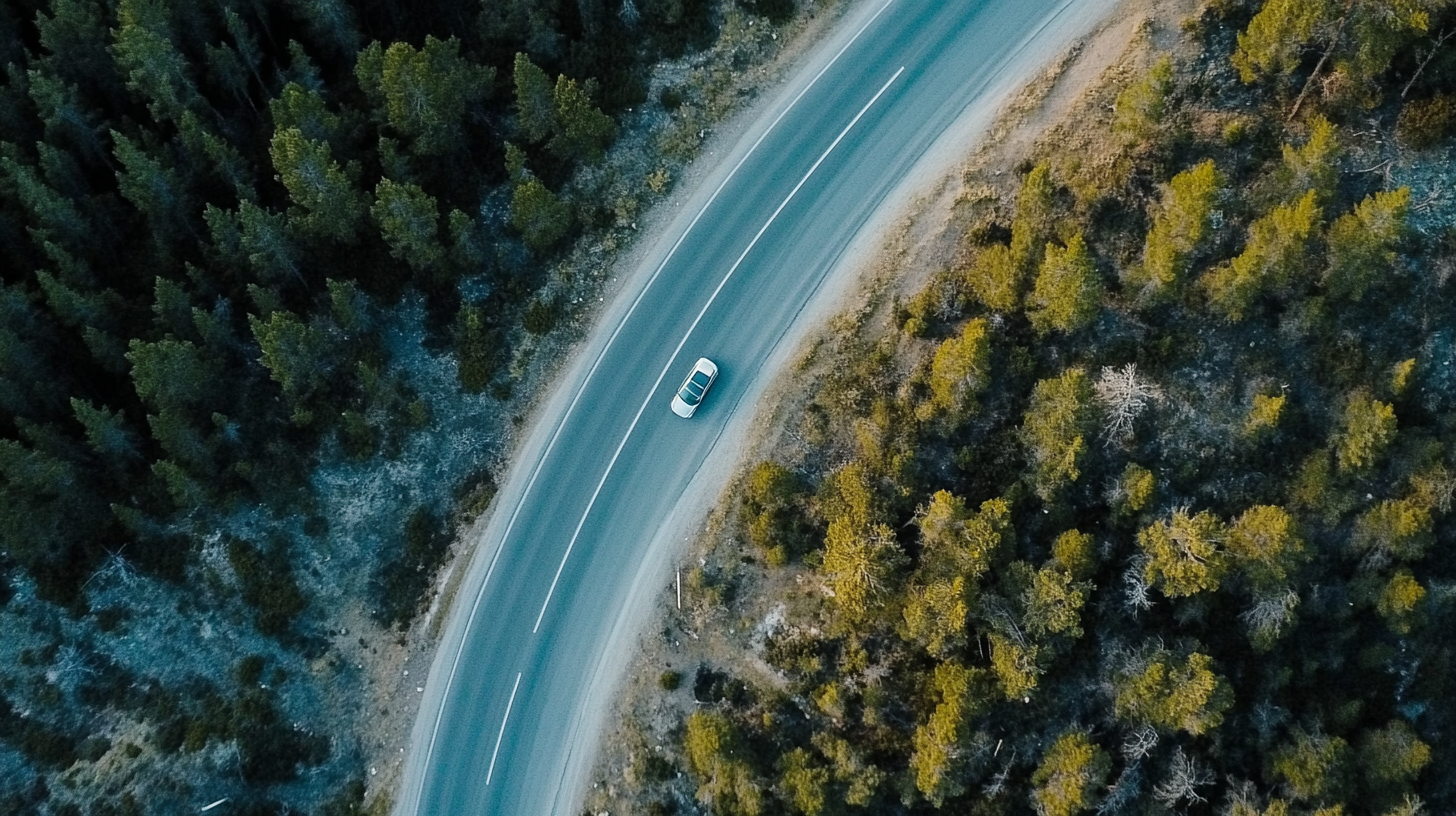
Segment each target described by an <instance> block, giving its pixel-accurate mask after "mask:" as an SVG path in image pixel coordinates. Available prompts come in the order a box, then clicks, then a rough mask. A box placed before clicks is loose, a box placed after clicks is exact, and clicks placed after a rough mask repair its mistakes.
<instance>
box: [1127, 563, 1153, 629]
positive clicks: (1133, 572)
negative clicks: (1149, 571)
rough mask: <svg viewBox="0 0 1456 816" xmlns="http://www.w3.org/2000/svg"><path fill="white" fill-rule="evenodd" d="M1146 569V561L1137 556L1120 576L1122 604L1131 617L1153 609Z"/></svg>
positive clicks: (1150, 587) (1150, 586)
mask: <svg viewBox="0 0 1456 816" xmlns="http://www.w3.org/2000/svg"><path fill="white" fill-rule="evenodd" d="M1146 567H1147V559H1146V558H1145V557H1143V556H1138V557H1137V558H1134V559H1133V560H1132V563H1131V564H1129V565H1128V567H1127V571H1126V572H1124V573H1123V574H1122V587H1123V592H1124V593H1125V595H1126V597H1125V598H1124V600H1123V604H1124V605H1125V606H1126V607H1127V611H1128V612H1130V613H1132V615H1133V616H1136V615H1137V614H1138V613H1139V612H1146V611H1147V610H1149V609H1152V608H1153V596H1152V585H1151V584H1149V583H1148V579H1147V575H1146V574H1145V569H1146Z"/></svg>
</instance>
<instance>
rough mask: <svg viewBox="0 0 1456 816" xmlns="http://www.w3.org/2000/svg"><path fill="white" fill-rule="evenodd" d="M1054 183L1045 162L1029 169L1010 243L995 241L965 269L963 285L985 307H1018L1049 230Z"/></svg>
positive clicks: (1043, 250) (1007, 308) (1022, 185)
mask: <svg viewBox="0 0 1456 816" xmlns="http://www.w3.org/2000/svg"><path fill="white" fill-rule="evenodd" d="M1055 192H1056V190H1055V186H1054V184H1053V183H1052V178H1051V168H1050V167H1048V166H1047V164H1046V163H1045V162H1043V163H1041V164H1038V165H1037V166H1036V167H1034V168H1032V170H1031V172H1030V173H1027V174H1026V179H1025V180H1024V181H1023V182H1022V184H1021V191H1020V193H1018V194H1017V197H1016V217H1015V218H1013V219H1012V221H1011V244H1010V246H1009V247H1008V246H1003V245H1001V244H994V245H992V246H990V247H988V248H986V250H985V251H984V252H982V253H981V254H980V256H978V257H977V258H976V261H975V263H973V264H972V265H971V268H970V269H968V270H967V271H966V284H967V285H968V286H969V287H970V288H971V291H972V292H973V293H974V294H975V295H976V298H977V299H978V300H980V301H981V302H982V303H984V304H985V305H986V307H987V308H989V309H991V310H993V311H997V312H1012V311H1015V310H1016V309H1018V308H1020V307H1021V301H1022V298H1023V297H1024V296H1025V290H1026V283H1027V280H1028V279H1029V278H1030V277H1031V275H1032V273H1033V272H1034V271H1035V270H1036V265H1037V264H1038V263H1039V262H1040V261H1041V260H1042V259H1043V258H1044V257H1045V253H1046V243H1047V240H1048V237H1049V235H1050V233H1051V226H1052V224H1051V219H1052V207H1053V203H1054V194H1055Z"/></svg>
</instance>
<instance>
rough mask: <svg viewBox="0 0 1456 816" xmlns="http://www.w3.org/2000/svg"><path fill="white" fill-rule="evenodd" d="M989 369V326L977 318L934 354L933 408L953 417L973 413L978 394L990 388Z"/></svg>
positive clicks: (931, 389)
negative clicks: (971, 410)
mask: <svg viewBox="0 0 1456 816" xmlns="http://www.w3.org/2000/svg"><path fill="white" fill-rule="evenodd" d="M990 367H991V339H990V326H989V324H987V322H986V320H985V319H984V318H977V319H975V320H971V321H969V322H967V323H966V325H965V326H964V327H962V328H961V333H960V335H959V336H955V337H950V338H947V339H946V341H945V342H943V343H941V344H940V347H939V348H937V349H936V350H935V357H934V359H933V360H932V361H931V364H930V392H931V394H932V404H933V405H934V406H935V407H936V408H938V409H939V410H941V411H945V412H948V413H950V414H951V415H952V417H954V416H957V415H959V414H960V413H961V412H963V411H967V410H970V409H971V408H972V407H973V406H974V404H975V396H976V394H978V393H979V392H980V391H981V389H983V388H985V387H986V385H987V382H988V380H989V375H990Z"/></svg>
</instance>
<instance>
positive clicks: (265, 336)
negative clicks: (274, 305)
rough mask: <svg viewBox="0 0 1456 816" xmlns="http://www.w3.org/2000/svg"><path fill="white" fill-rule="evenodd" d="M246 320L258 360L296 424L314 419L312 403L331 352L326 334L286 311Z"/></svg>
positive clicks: (329, 365)
mask: <svg viewBox="0 0 1456 816" xmlns="http://www.w3.org/2000/svg"><path fill="white" fill-rule="evenodd" d="M248 322H249V324H250V325H251V326H252V328H253V336H254V337H255V338H256V339H257V341H258V347H259V349H260V350H261V351H262V353H263V356H262V358H261V359H260V360H259V362H261V363H262V364H263V365H264V367H266V368H267V369H268V373H269V374H270V375H271V376H272V378H273V381H274V382H276V383H278V385H279V386H281V387H282V389H283V396H284V398H285V399H286V400H287V402H288V404H289V405H290V406H291V407H292V409H293V416H292V419H293V421H294V422H295V423H297V424H299V425H308V424H310V423H311V422H312V421H313V420H314V410H313V408H312V403H313V401H314V399H315V398H316V397H318V396H320V395H321V394H322V392H323V391H324V390H325V389H326V387H327V385H328V378H329V376H330V374H331V373H332V372H331V368H332V360H333V355H331V354H330V348H329V340H328V337H327V335H325V334H324V333H323V331H321V330H320V329H318V328H316V327H314V326H312V325H310V324H308V323H305V322H304V321H302V320H300V319H299V318H298V316H297V315H295V314H293V313H292V312H288V311H277V312H273V313H272V314H271V315H270V316H269V317H267V318H259V317H256V316H252V315H250V316H249V318H248Z"/></svg>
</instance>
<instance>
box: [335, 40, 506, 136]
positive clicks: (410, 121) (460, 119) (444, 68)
mask: <svg viewBox="0 0 1456 816" xmlns="http://www.w3.org/2000/svg"><path fill="white" fill-rule="evenodd" d="M354 73H355V76H356V77H357V78H358V79H359V85H360V87H361V88H363V89H364V90H365V92H366V93H367V94H368V95H369V96H370V97H371V98H372V99H373V100H374V101H375V103H376V104H378V105H380V106H381V107H382V108H383V113H384V115H385V116H384V118H385V120H386V121H387V122H388V123H389V125H390V126H391V127H393V128H394V130H395V131H396V132H398V133H400V134H401V135H403V136H405V137H407V138H409V139H410V140H411V142H412V145H413V147H414V151H415V152H416V153H418V154H420V155H425V156H438V155H447V154H451V153H454V152H457V151H458V150H459V149H460V146H461V139H462V136H463V133H462V126H463V124H464V121H465V119H466V117H467V116H469V115H470V114H471V113H472V112H473V111H474V110H475V108H476V107H477V106H478V105H479V104H480V102H481V101H482V100H483V99H485V97H486V96H487V95H488V94H489V93H490V85H491V83H492V82H493V81H494V80H495V69H494V68H489V67H481V66H479V65H475V64H473V63H471V62H470V61H468V60H466V59H465V58H463V57H461V56H460V41H459V40H457V39H455V38H454V37H451V38H450V39H448V40H437V39H435V38H434V37H433V36H426V37H425V45H424V47H423V48H421V49H419V50H416V49H415V48H414V47H412V46H411V45H409V43H403V42H396V43H393V44H391V45H390V46H389V48H388V49H384V48H383V47H382V46H381V45H380V44H379V43H378V42H374V43H370V44H369V47H368V48H365V49H364V50H363V51H362V52H360V54H359V62H358V63H357V65H356V67H355V71H354Z"/></svg>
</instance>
